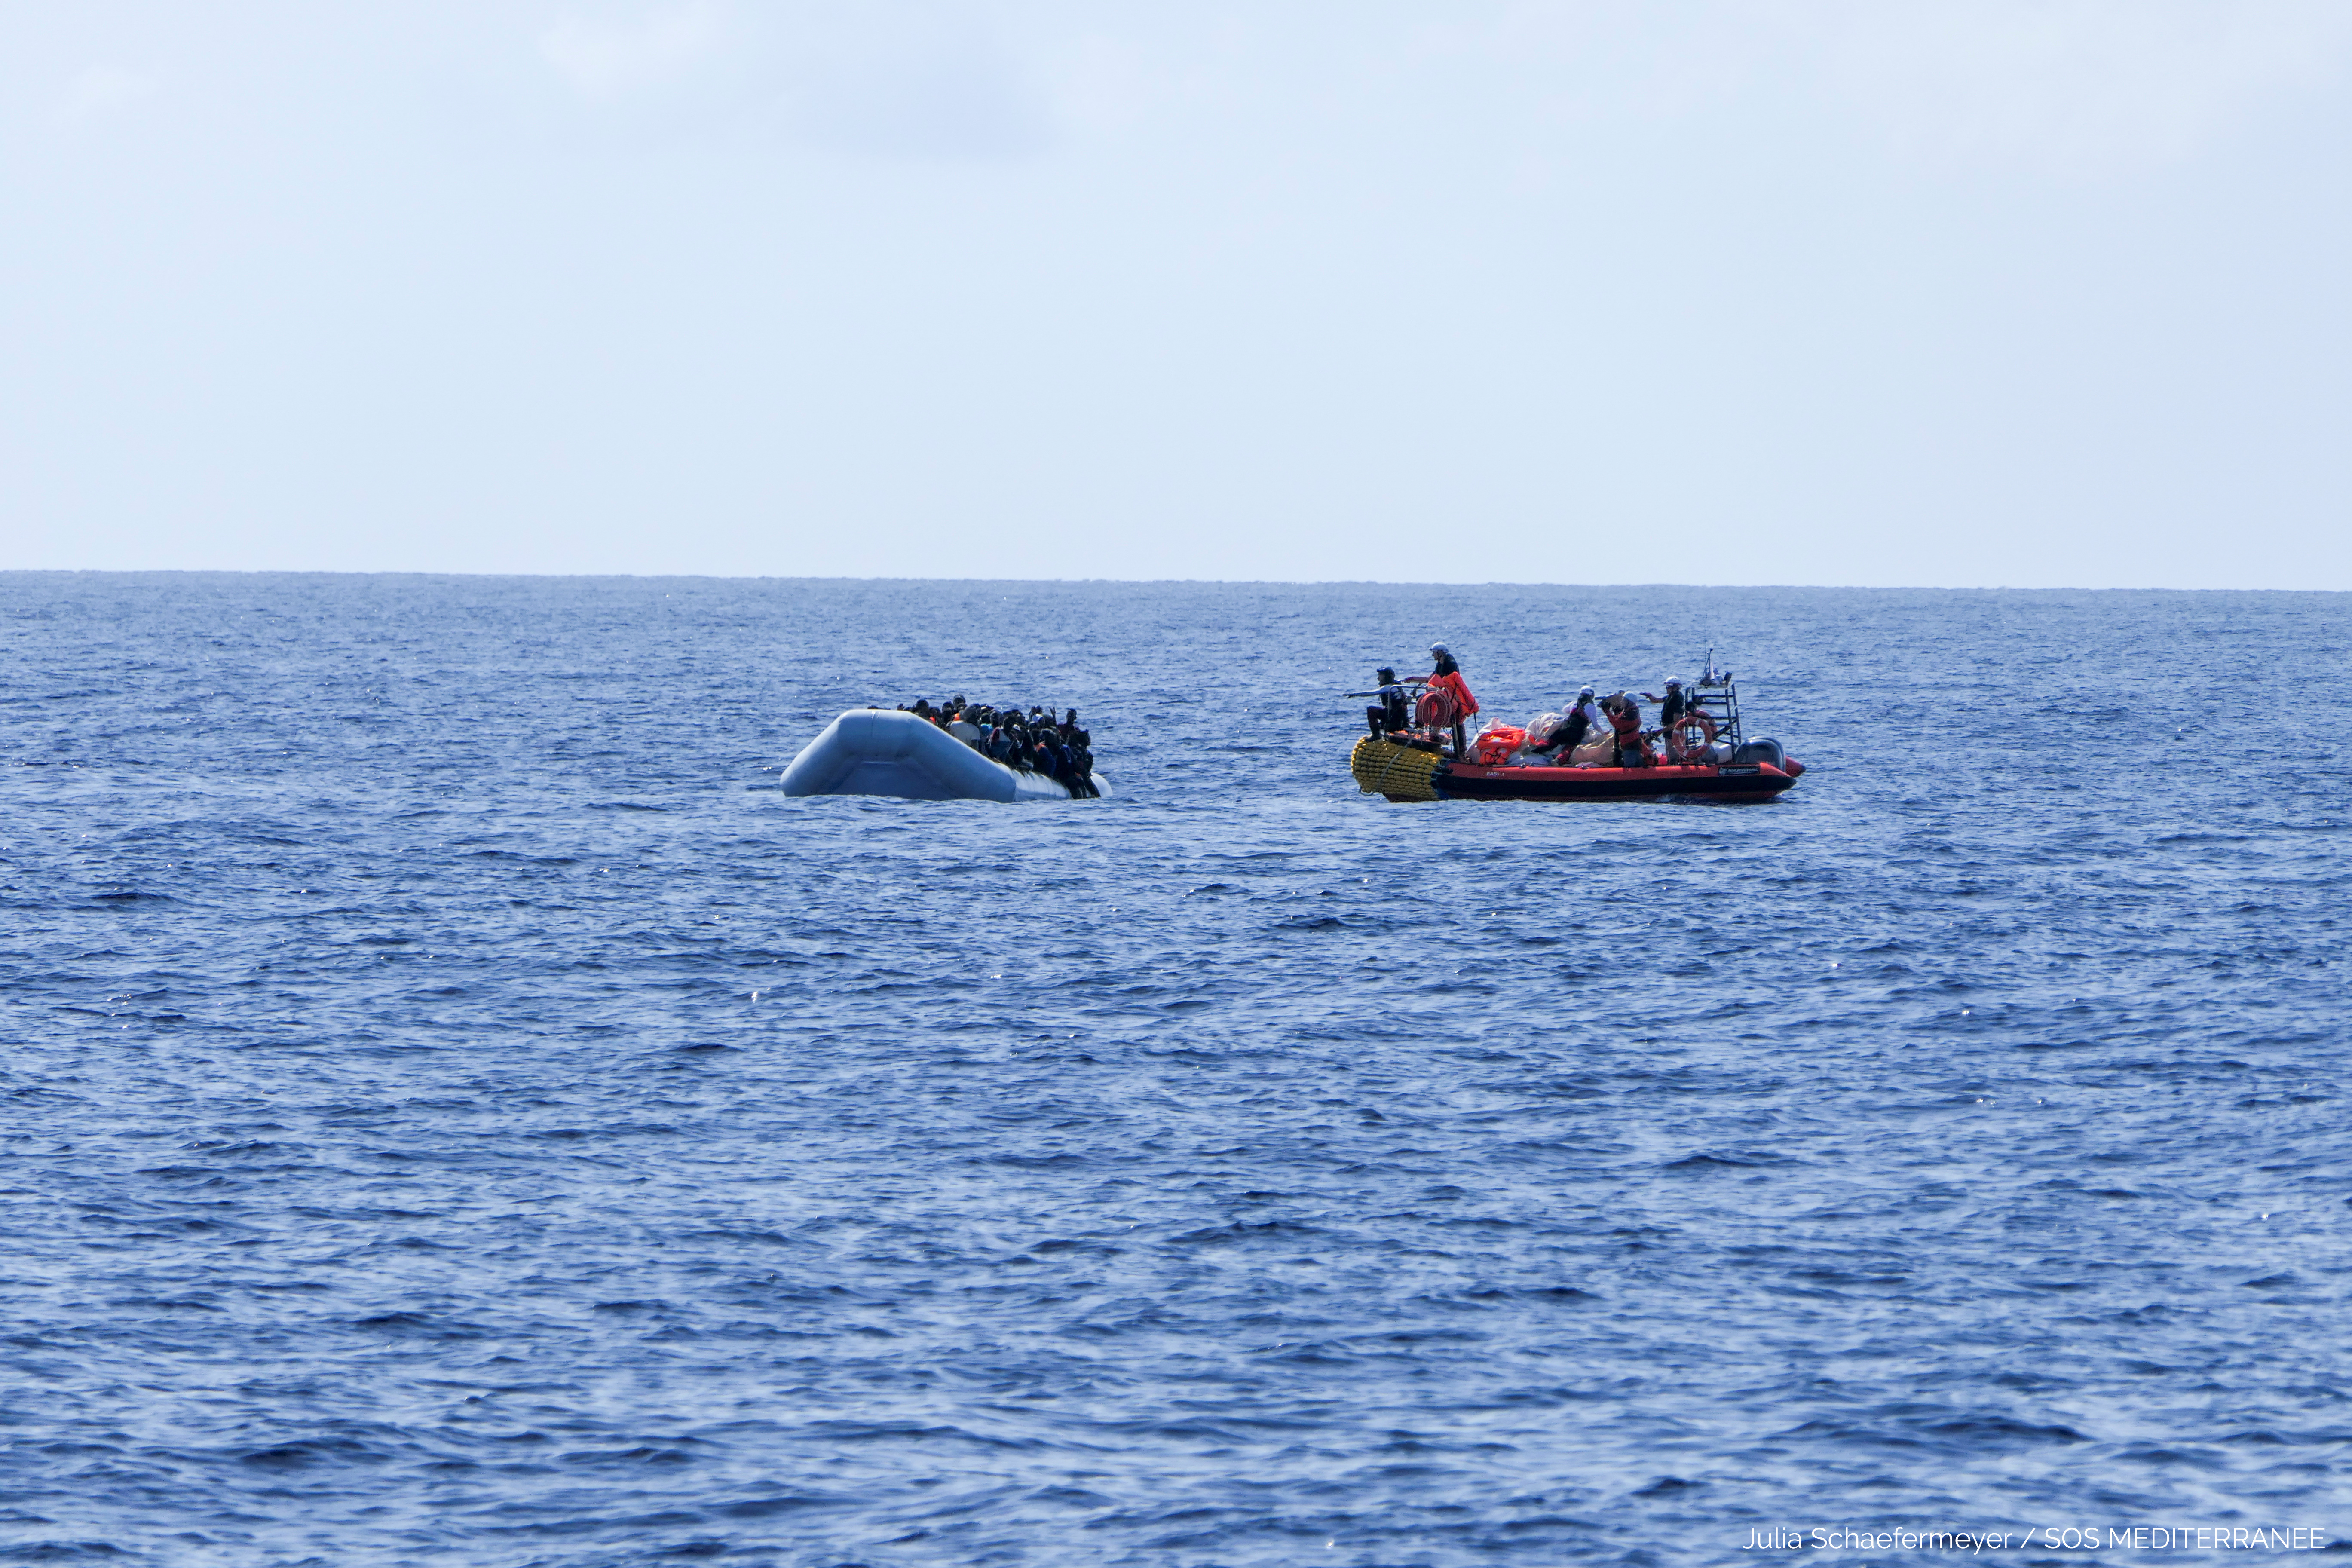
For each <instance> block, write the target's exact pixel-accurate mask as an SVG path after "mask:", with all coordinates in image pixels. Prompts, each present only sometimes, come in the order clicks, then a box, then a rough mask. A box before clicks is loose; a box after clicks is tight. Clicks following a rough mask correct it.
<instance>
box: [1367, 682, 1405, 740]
mask: <svg viewBox="0 0 2352 1568" xmlns="http://www.w3.org/2000/svg"><path fill="white" fill-rule="evenodd" d="M1372 679H1373V682H1374V684H1375V689H1373V690H1371V691H1370V692H1366V693H1364V694H1363V695H1365V696H1369V697H1377V698H1379V699H1380V700H1379V701H1377V702H1375V703H1373V704H1371V705H1370V707H1368V708H1366V709H1365V710H1364V722H1365V723H1366V724H1368V725H1370V728H1371V731H1372V739H1374V740H1376V741H1377V740H1379V739H1380V738H1381V736H1382V735H1385V734H1388V733H1390V732H1391V731H1394V732H1396V733H1399V734H1402V732H1404V731H1406V730H1408V729H1411V728H1412V709H1411V706H1410V703H1409V701H1408V700H1407V699H1406V697H1405V692H1404V686H1403V684H1402V682H1400V681H1399V680H1398V679H1397V677H1396V671H1395V670H1393V669H1391V668H1388V666H1386V665H1382V666H1381V668H1379V669H1377V670H1374V671H1373V672H1372Z"/></svg>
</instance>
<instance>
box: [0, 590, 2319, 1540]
mask: <svg viewBox="0 0 2352 1568" xmlns="http://www.w3.org/2000/svg"><path fill="white" fill-rule="evenodd" d="M1441 639H1442V640H1444V641H1445V642H1446V643H1448V644H1449V645H1450V646H1451V647H1452V648H1453V649H1454V653H1455V654H1456V656H1457V657H1458V658H1460V660H1461V662H1462V665H1463V668H1464V671H1465V676H1466V678H1467V679H1468V681H1469V683H1470V685H1471V687H1472V689H1474V690H1475V692H1476V694H1477V695H1478V697H1479V699H1480V700H1481V703H1482V705H1483V706H1484V709H1485V710H1486V713H1488V714H1489V715H1491V716H1493V717H1496V718H1501V719H1507V720H1508V721H1512V722H1520V721H1525V720H1526V719H1527V718H1528V717H1529V716H1531V715H1533V714H1535V713H1537V712H1538V711H1542V710H1557V709H1559V708H1560V707H1561V706H1562V704H1563V702H1564V701H1565V700H1566V699H1567V698H1568V696H1569V695H1570V694H1571V693H1573V692H1574V691H1575V689H1577V688H1578V687H1579V686H1580V685H1583V684H1586V683H1591V684H1592V685H1594V686H1596V687H1598V688H1600V689H1601V690H1603V691H1608V690H1612V689H1618V688H1629V689H1636V690H1643V689H1646V690H1649V691H1653V692H1657V691H1663V689H1664V680H1665V679H1667V678H1669V677H1673V676H1682V677H1685V678H1687V677H1690V676H1693V675H1696V673H1697V672H1698V671H1699V670H1700V669H1701V668H1703V666H1704V665H1705V664H1706V661H1707V659H1708V658H1709V650H1710V649H1712V657H1713V658H1714V661H1715V662H1716V664H1717V666H1719V667H1723V668H1729V669H1730V670H1731V671H1732V672H1733V674H1734V677H1735V679H1737V681H1738V692H1739V696H1740V700H1741V701H1742V704H1743V707H1744V710H1745V712H1746V716H1747V732H1748V734H1749V735H1750V736H1751V737H1753V736H1757V735H1768V734H1769V735H1771V736H1774V737H1777V738H1778V739H1780V741H1781V742H1783V744H1784V745H1785V746H1786V747H1787V748H1788V750H1789V751H1790V753H1791V754H1793V755H1795V756H1796V757H1798V758H1800V759H1801V761H1803V762H1804V763H1805V764H1806V766H1807V770H1808V771H1807V772H1806V773H1805V775H1804V777H1803V779H1802V781H1801V783H1800V784H1798V785H1797V787H1796V788H1795V789H1794V790H1792V791H1791V792H1790V794H1789V795H1786V796H1784V797H1782V798H1780V799H1777V800H1774V801H1771V802H1769V803H1764V804H1754V805H1729V804H1722V803H1713V804H1709V803H1699V802H1675V801H1666V802H1640V803H1622V804H1571V805H1528V804H1483V805H1482V804H1467V803H1453V804H1430V805H1394V804H1391V803H1388V802H1386V801H1383V800H1381V799H1379V798H1377V797H1374V796H1368V795H1363V794H1361V793H1360V792H1359V791H1358V789H1357V788H1356V786H1355V784H1353V782H1352V781H1351V780H1350V778H1349V773H1348V769H1347V753H1348V749H1349V745H1350V743H1351V742H1352V740H1353V738H1354V736H1355V735H1356V734H1357V733H1358V732H1359V731H1360V729H1361V727H1362V709H1363V702H1362V700H1360V699H1351V698H1349V697H1347V696H1346V695H1344V694H1345V693H1348V692H1350V691H1361V690H1363V689H1366V688H1368V687H1369V686H1370V684H1371V683H1372V672H1373V670H1374V668H1376V667H1378V666H1381V665H1391V666H1394V667H1396V668H1400V669H1403V670H1410V669H1412V668H1416V667H1417V668H1427V665H1426V662H1425V660H1426V657H1427V656H1426V654H1425V653H1424V652H1423V650H1424V649H1425V648H1426V647H1428V646H1429V644H1430V643H1431V642H1433V641H1435V640H1441ZM2347 650H2352V595H2343V594H2322V593H2274V594H2241V593H2221V592H2209V593H2136V592H2133V593H2122V592H2118V593H2104V592H2103V593H2087V592H2086V593H2060V592H2052V593H2041V592H1993V591H1987V592H1944V591H1934V592H1930V591H1916V592H1915V591H1874V590H1831V589H1798V588H1788V589H1738V590H1717V589H1698V588H1684V587H1655V588H1631V587H1628V588H1575V587H1540V586H1509V585H1503V586H1486V587H1476V586H1468V587H1412V586H1393V585H1377V584H1327V585H1297V584H1208V583H1160V584H1133V583H990V582H848V581H785V580H736V579H713V578H676V579H659V578H569V579H567V578H530V577H508V578H499V577H457V576H450V577H433V576H365V575H203V574H156V575H141V574H0V748H5V749H4V750H0V1562H5V1563H81V1562H89V1563H107V1564H122V1565H129V1564H141V1565H144V1564H155V1565H169V1568H256V1565H292V1564H331V1565H346V1564H371V1565H372V1564H407V1563H416V1564H426V1563H433V1564H440V1563H463V1564H467V1565H469V1568H477V1565H478V1568H524V1565H532V1568H538V1565H564V1568H572V1565H589V1564H599V1565H601V1564H656V1563H683V1562H710V1563H722V1564H730V1565H738V1564H740V1565H754V1564H772V1565H777V1568H783V1565H792V1568H846V1565H850V1564H872V1565H876V1568H885V1565H898V1564H906V1565H916V1564H1087V1565H1093V1564H1152V1565H1160V1564H1174V1565H1187V1568H1191V1565H1201V1568H1207V1565H1223V1564H1231V1565H1237V1568H1238V1565H1244V1564H1247V1565H1259V1564H1266V1565H1273V1564H1282V1565H1293V1564H1302V1563H1304V1564H1328V1565H1331V1568H1342V1565H1382V1568H1385V1565H1415V1564H1428V1565H1441V1564H1487V1563H1509V1564H1521V1563H1524V1564H1554V1563H1623V1564H1685V1563H1700V1564H1707V1563H1755V1562H1759V1561H1766V1560H1783V1559H1797V1560H1805V1561H1810V1560H1812V1559H1814V1558H1817V1557H1818V1558H1820V1559H1821V1560H1822V1561H1824V1562H1829V1561H1835V1562H1838V1563H1848V1564H1857V1565H1858V1564H1864V1563H1896V1562H1919V1563H1926V1562H1953V1563H1956V1562H1958V1561H1961V1560H1964V1559H1965V1560H1972V1561H1985V1562H2011V1563H2046V1562H2068V1563H2088V1562H2117V1563H2121V1562H2139V1561H2149V1562H2155V1561H2163V1562H2179V1561H2186V1560H2189V1559H2191V1558H2196V1559H2199V1560H2210V1558H2212V1557H2213V1556H2214V1554H2215V1553H2217V1552H2221V1550H2222V1548H2219V1547H2214V1546H2212V1544H2211V1542H2212V1540H2213V1533H2212V1532H2214V1531H2220V1532H2221V1540H2222V1541H2223V1542H2225V1543H2226V1544H2227V1546H2228V1548H2229V1552H2228V1555H2229V1558H2230V1560H2231V1561H2237V1560H2242V1558H2243V1556H2244V1553H2245V1552H2247V1551H2249V1550H2252V1551H2256V1552H2257V1554H2258V1555H2261V1554H2270V1553H2274V1554H2276V1555H2279V1556H2282V1557H2289V1556H2296V1557H2299V1556H2300V1555H2301V1554H2302V1553H2303V1552H2305V1551H2307V1550H2308V1543H2309V1542H2319V1543H2321V1544H2326V1543H2327V1542H2334V1543H2336V1550H2337V1551H2343V1550H2346V1549H2347V1547H2346V1545H2345V1543H2346V1542H2352V1353H2348V1352H2352V1121H2348V1120H2347V1107H2352V1085H2347V1071H2346V1058H2347V1047H2352V994H2347V985H2352V953H2347V943H2346V938H2347V925H2352V724H2347V716H2352V659H2347ZM959 694H961V695H964V696H967V697H969V698H971V699H972V700H980V701H988V702H992V703H994V704H997V705H998V706H1004V705H1007V704H1010V703H1013V702H1019V703H1021V704H1023V705H1024V706H1025V705H1029V704H1033V703H1034V704H1051V705H1054V706H1055V707H1057V708H1062V709H1067V708H1076V709H1077V710H1079V711H1080V714H1081V716H1082V718H1081V721H1082V722H1083V723H1085V724H1086V725H1087V727H1088V728H1089V729H1090V730H1091V731H1092V732H1093V735H1094V742H1095V750H1096V752H1097V757H1098V759H1099V766H1100V769H1101V772H1102V773H1103V775H1104V776H1105V777H1106V778H1107V779H1108V781H1109V783H1110V785H1111V789H1112V792H1113V793H1112V797H1111V798H1109V799H1107V800H1102V801H1098V802H1073V803H1059V802H1057V803H1054V804H1051V805H996V804H982V803H915V802H906V801H898V800H887V799H874V798H821V799H787V798H785V797H784V796H783V795H782V793H781V791H780V790H779V788H778V787H777V783H778V774H779V772H780V770H781V769H782V767H783V766H784V765H785V764H786V763H788V762H790V761H791V759H792V757H793V755H794V753H795V752H797V751H798V750H799V748H800V747H801V746H803V744H805V743H806V742H808V741H809V740H810V739H811V738H812V737H814V735H815V734H816V733H817V731H819V730H820V729H821V728H822V727H823V726H824V724H825V723H826V722H827V721H829V720H830V719H831V718H832V717H833V716H834V715H835V714H836V713H838V712H840V711H841V710H844V709H846V708H852V707H863V706H866V705H868V704H878V705H880V706H884V707H891V706H895V705H897V704H898V703H901V702H910V701H912V700H914V699H916V698H918V697H922V698H928V699H929V700H932V701H935V702H936V701H938V700H941V699H944V698H948V697H951V696H955V695H959ZM2200 1531H2201V1532H2204V1533H2203V1534H2201V1535H2200V1533H2199V1532H2200ZM2291 1531H2301V1532H2303V1533H2301V1534H2296V1535H2294V1536H2292V1537H2290V1534H2289V1532H2291ZM2044 1532H2046V1534H2045V1533H2044ZM2183 1532H2186V1533H2185V1534H2184V1533H2183ZM2262 1532H2272V1533H2262ZM2290 1540H2292V1541H2293V1542H2305V1543H2306V1544H2305V1545H2301V1546H2297V1545H2293V1544H2289V1542H2290ZM2200 1542H2201V1544H2200ZM2250 1542H2251V1544H2250Z"/></svg>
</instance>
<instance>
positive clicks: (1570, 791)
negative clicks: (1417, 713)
mask: <svg viewBox="0 0 2352 1568" xmlns="http://www.w3.org/2000/svg"><path fill="white" fill-rule="evenodd" d="M1431 782H1432V783H1433V784H1435V786H1436V789H1437V795H1438V798H1439V799H1441V800H1658V799H1663V798H1664V797H1666V796H1669V795H1697V796H1704V797H1706V798H1707V799H1710V800H1769V799H1771V798H1772V797H1773V796H1774V795H1779V794H1780V792H1781V791H1782V790H1785V789H1787V788H1788V787H1789V786H1790V784H1795V783H1796V782H1797V781H1796V780H1795V779H1793V778H1791V777H1790V775H1789V774H1787V773H1783V772H1781V771H1780V769H1779V768H1776V767H1774V766H1773V765H1772V764H1771V763H1743V764H1740V765H1738V766H1728V765H1717V764H1715V763H1700V764H1696V765H1692V766H1687V767H1664V768H1486V767H1480V766H1478V765H1477V764H1476V763H1461V762H1448V763H1441V764H1440V765H1439V767H1438V770H1437V774H1436V776H1435V778H1434V779H1433V780H1432V781H1431Z"/></svg>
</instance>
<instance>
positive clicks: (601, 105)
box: [0, 0, 2352, 590]
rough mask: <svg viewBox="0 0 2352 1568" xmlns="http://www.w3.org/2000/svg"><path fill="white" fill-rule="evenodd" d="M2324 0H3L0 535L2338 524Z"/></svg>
mask: <svg viewBox="0 0 2352 1568" xmlns="http://www.w3.org/2000/svg"><path fill="white" fill-rule="evenodd" d="M2347 279H2352V5H2344V4H2342V3H2340V0H2318V3H2305V0H2231V3H2227V4H2182V3H2179V0H2125V3H2110V0H1966V3H1946V0H1915V3H1910V4H1888V3H1885V0H1812V3H1803V4H1800V3H1794V0H1744V3H1719V0H1681V3H1677V4H1674V5H1655V4H1650V3H1646V0H1644V3H1617V0H1592V3H1584V4H1539V5H1518V4H1510V3H1508V0H1492V3H1488V4H1480V5H1471V4H1458V5H1442V4H1430V3H1427V0H1423V3H1421V4H1413V5H1389V4H1382V3H1381V0H1345V3H1341V4H1319V3H1316V0H1283V3H1282V4H1279V5H1266V4H1253V5H1225V4H1223V3H1222V0H1183V3H1181V4H1179V3H1176V0H1168V3H1164V4H1160V5H1122V4H1118V3H1117V0H1096V3H1089V4H1071V5H1055V4H1039V5H978V4H975V5H939V4H929V3H926V0H902V3H893V4H882V3H870V0H860V3H827V4H812V5H792V4H783V3H781V0H779V3H772V4H745V3H734V0H686V3H682V4H677V3H664V4H600V5H570V4H561V3H538V0H513V3H509V0H462V3H455V4H444V3H442V0H399V3H397V4H393V3H383V4H375V5H366V4H352V5H316V4H311V3H309V0H304V3H302V4H289V5H255V4H246V3H243V0H208V3H207V4H205V5H201V6H196V5H185V4H183V3H180V0H171V3H168V4H135V3H134V4H113V3H109V0H76V3H75V4H73V5H56V4H52V3H48V0H37V3H32V0H0V568H100V569H140V570H146V569H161V568H175V569H176V568H209V569H235V570H263V569H288V570H334V571H445V572H528V573H640V574H656V573H692V574H721V575H778V576H875V577H986V578H1147V579H1151V578H1207V579H1253V580H1305V581H1328V580H1361V579H1374V580H1383V581H1407V582H1436V583H1476V582H1494V581H1507V582H1551V583H1592V584H1608V583H1659V582H1673V583H1690V584H1862V585H1895V584H1902V585H1947V586H2014V587H2041V586H2074V587H2180V588H2200V587H2268V588H2322V589H2333V590H2345V589H2352V287H2347Z"/></svg>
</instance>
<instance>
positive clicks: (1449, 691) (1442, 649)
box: [1429, 642, 1478, 757]
mask: <svg viewBox="0 0 2352 1568" xmlns="http://www.w3.org/2000/svg"><path fill="white" fill-rule="evenodd" d="M1429 657H1430V660H1431V662H1432V663H1433V664H1434V665H1435V666H1436V668H1434V669H1433V670H1431V671H1430V675H1429V689H1431V690H1432V691H1443V692H1444V693H1445V694H1446V696H1447V697H1449V698H1451V699H1452V700H1453V702H1454V755H1455V756H1457V757H1458V756H1460V755H1462V753H1463V752H1466V751H1468V750H1469V749H1470V740H1469V736H1468V735H1467V734H1466V733H1465V731H1464V728H1463V726H1464V722H1465V721H1466V720H1468V719H1469V718H1470V716H1471V715H1472V714H1474V713H1475V712H1477V711H1478V700H1477V699H1476V698H1475V697H1473V696H1471V695H1470V683H1469V682H1468V681H1466V680H1465V679H1462V666H1461V665H1460V664H1458V663H1456V662H1455V661H1454V655H1453V652H1452V651H1451V650H1450V649H1448V648H1447V647H1446V646H1445V645H1444V643H1442V642H1439V643H1432V644H1430V645H1429Z"/></svg>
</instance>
